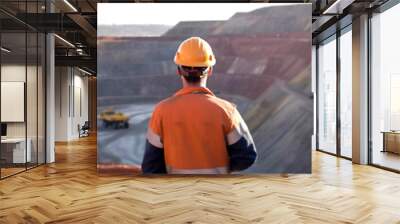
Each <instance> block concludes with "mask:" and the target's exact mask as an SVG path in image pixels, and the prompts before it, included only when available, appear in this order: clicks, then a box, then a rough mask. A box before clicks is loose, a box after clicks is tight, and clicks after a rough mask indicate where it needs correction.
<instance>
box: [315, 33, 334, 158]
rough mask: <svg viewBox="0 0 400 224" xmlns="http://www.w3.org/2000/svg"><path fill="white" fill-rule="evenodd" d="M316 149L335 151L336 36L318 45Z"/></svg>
mask: <svg viewBox="0 0 400 224" xmlns="http://www.w3.org/2000/svg"><path fill="white" fill-rule="evenodd" d="M317 63H318V91H319V94H318V149H319V150H322V151H326V152H330V153H336V36H332V37H331V38H329V39H328V40H327V41H325V42H323V43H321V44H320V45H319V47H318V61H317Z"/></svg>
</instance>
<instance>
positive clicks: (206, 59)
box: [174, 37, 215, 67]
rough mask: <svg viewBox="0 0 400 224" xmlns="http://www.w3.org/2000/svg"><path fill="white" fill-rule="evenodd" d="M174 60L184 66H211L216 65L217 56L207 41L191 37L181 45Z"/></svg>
mask: <svg viewBox="0 0 400 224" xmlns="http://www.w3.org/2000/svg"><path fill="white" fill-rule="evenodd" d="M174 61H175V64H177V65H182V66H189V67H211V66H213V65H215V56H214V53H213V51H212V49H211V47H210V45H209V44H208V43H207V41H205V40H203V39H201V38H200V37H190V38H188V39H186V40H184V41H183V42H182V43H181V44H180V45H179V47H178V50H177V51H176V54H175V59H174Z"/></svg>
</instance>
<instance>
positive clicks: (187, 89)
mask: <svg viewBox="0 0 400 224" xmlns="http://www.w3.org/2000/svg"><path fill="white" fill-rule="evenodd" d="M191 93H203V94H209V95H213V96H214V93H213V92H211V90H209V89H208V88H207V87H197V86H196V87H194V86H188V87H183V88H182V89H180V90H179V91H178V92H176V93H175V94H174V96H181V95H186V94H191Z"/></svg>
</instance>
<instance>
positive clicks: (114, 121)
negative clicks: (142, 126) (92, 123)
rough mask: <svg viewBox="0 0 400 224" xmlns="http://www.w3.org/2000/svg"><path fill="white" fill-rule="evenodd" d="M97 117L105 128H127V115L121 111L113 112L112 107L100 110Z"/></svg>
mask: <svg viewBox="0 0 400 224" xmlns="http://www.w3.org/2000/svg"><path fill="white" fill-rule="evenodd" d="M99 119H100V120H101V121H102V122H103V126H104V127H105V128H108V127H111V128H114V129H119V128H129V123H128V120H129V117H128V116H126V115H125V114H123V113H121V112H115V111H114V110H113V109H112V108H110V109H108V110H105V111H103V112H101V113H100V117H99Z"/></svg>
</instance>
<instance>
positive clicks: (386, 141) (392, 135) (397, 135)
mask: <svg viewBox="0 0 400 224" xmlns="http://www.w3.org/2000/svg"><path fill="white" fill-rule="evenodd" d="M382 134H383V150H382V152H392V153H396V154H400V131H382Z"/></svg>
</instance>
